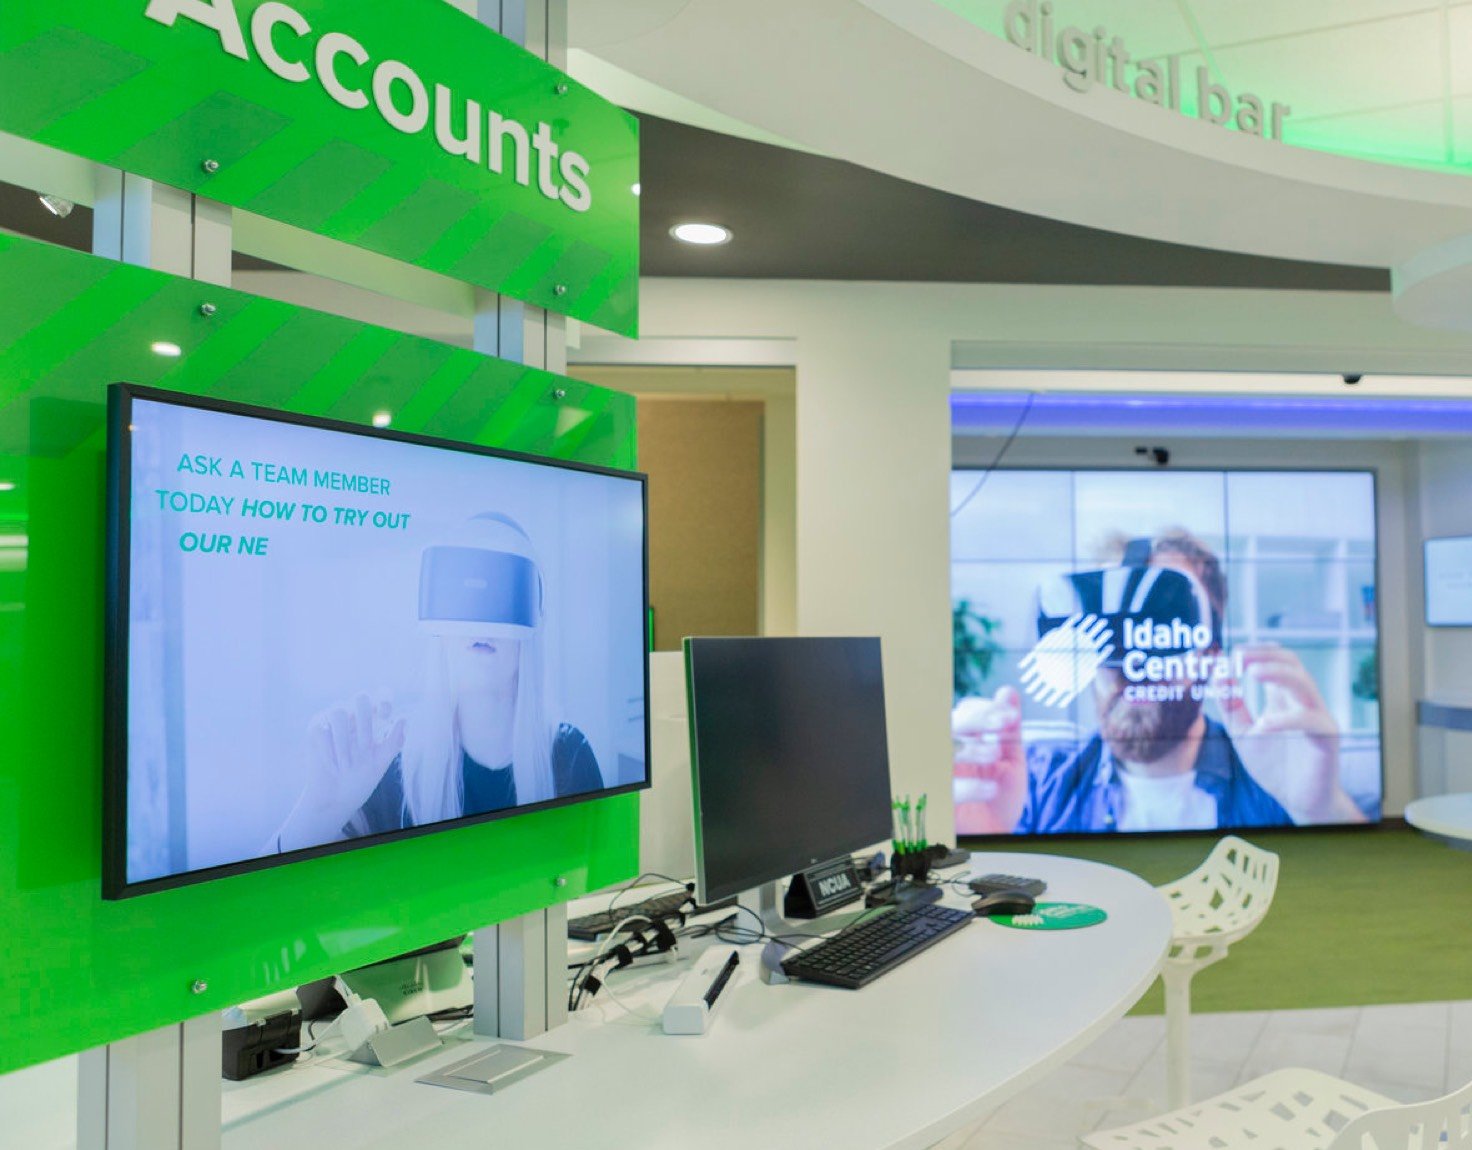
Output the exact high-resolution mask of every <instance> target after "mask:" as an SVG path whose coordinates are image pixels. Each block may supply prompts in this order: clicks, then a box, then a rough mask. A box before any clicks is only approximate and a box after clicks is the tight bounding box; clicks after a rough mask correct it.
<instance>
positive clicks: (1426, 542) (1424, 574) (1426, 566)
mask: <svg viewBox="0 0 1472 1150" xmlns="http://www.w3.org/2000/svg"><path fill="white" fill-rule="evenodd" d="M1462 540H1466V541H1468V542H1472V535H1433V536H1431V537H1430V538H1428V539H1423V540H1421V620H1422V622H1423V624H1424V625H1425V626H1427V627H1430V628H1433V629H1435V630H1438V631H1440V630H1456V629H1457V628H1459V627H1460V628H1463V629H1465V628H1467V627H1472V617H1469V618H1468V619H1467V621H1466V622H1464V623H1433V622H1432V621H1431V562H1430V559H1431V545H1432V544H1433V543H1457V542H1461V541H1462Z"/></svg>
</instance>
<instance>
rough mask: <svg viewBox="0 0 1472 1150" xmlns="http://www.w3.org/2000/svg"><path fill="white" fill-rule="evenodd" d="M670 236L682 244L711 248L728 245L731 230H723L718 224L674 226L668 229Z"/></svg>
mask: <svg viewBox="0 0 1472 1150" xmlns="http://www.w3.org/2000/svg"><path fill="white" fill-rule="evenodd" d="M670 235H672V236H674V237H675V239H677V240H680V241H682V242H683V243H687V244H700V245H702V246H705V247H712V246H714V245H716V244H724V243H729V242H730V240H731V229H730V228H723V227H721V225H720V224H676V225H675V226H674V227H672V228H671V229H670Z"/></svg>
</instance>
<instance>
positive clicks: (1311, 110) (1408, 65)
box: [1213, 12, 1444, 117]
mask: <svg viewBox="0 0 1472 1150" xmlns="http://www.w3.org/2000/svg"><path fill="white" fill-rule="evenodd" d="M1441 31H1442V29H1441V16H1440V14H1439V13H1436V12H1429V13H1422V14H1420V15H1416V16H1403V17H1399V18H1397V19H1393V20H1378V21H1375V22H1373V23H1369V24H1354V25H1348V26H1344V27H1340V28H1335V29H1332V30H1328V31H1324V32H1318V33H1313V34H1311V35H1305V36H1288V37H1283V38H1281V39H1276V40H1265V41H1261V42H1259V43H1254V44H1245V45H1242V46H1240V47H1236V48H1220V49H1217V50H1215V51H1214V52H1213V58H1214V59H1215V61H1216V63H1217V66H1218V67H1219V68H1220V69H1221V75H1222V78H1223V79H1224V80H1225V82H1226V83H1227V85H1228V86H1229V87H1230V88H1231V89H1232V92H1233V94H1234V95H1235V94H1237V93H1239V92H1242V91H1250V92H1253V93H1255V94H1257V95H1258V96H1260V97H1262V98H1263V99H1264V100H1276V101H1279V102H1281V103H1286V104H1290V105H1292V107H1293V111H1294V114H1296V115H1301V116H1304V117H1319V116H1332V115H1339V114H1342V113H1346V112H1358V111H1364V110H1367V109H1371V108H1386V107H1394V106H1397V105H1402V104H1414V103H1420V102H1423V101H1429V100H1438V99H1441V98H1442V96H1443V94H1444V88H1443V82H1442V73H1443V64H1442V35H1441Z"/></svg>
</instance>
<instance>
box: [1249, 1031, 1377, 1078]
mask: <svg viewBox="0 0 1472 1150" xmlns="http://www.w3.org/2000/svg"><path fill="white" fill-rule="evenodd" d="M1351 1042H1352V1037H1351V1035H1349V1034H1313V1033H1304V1032H1302V1031H1294V1030H1271V1029H1269V1028H1266V1027H1265V1028H1264V1029H1263V1034H1262V1037H1261V1038H1260V1039H1258V1042H1257V1045H1256V1046H1254V1047H1253V1048H1252V1053H1250V1054H1249V1055H1248V1056H1247V1061H1246V1062H1244V1063H1243V1064H1242V1069H1241V1071H1240V1072H1239V1075H1238V1080H1239V1081H1242V1082H1245V1081H1247V1080H1248V1079H1251V1078H1256V1077H1257V1076H1258V1075H1259V1074H1266V1073H1267V1072H1268V1071H1270V1070H1282V1069H1284V1068H1285V1067H1289V1066H1302V1067H1306V1068H1307V1069H1309V1070H1322V1071H1323V1072H1324V1073H1325V1074H1333V1075H1337V1076H1341V1077H1342V1076H1343V1074H1344V1065H1345V1063H1346V1062H1347V1061H1348V1059H1349V1049H1350V1045H1351Z"/></svg>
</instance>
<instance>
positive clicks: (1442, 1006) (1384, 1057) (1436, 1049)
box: [1343, 1003, 1451, 1098]
mask: <svg viewBox="0 0 1472 1150" xmlns="http://www.w3.org/2000/svg"><path fill="white" fill-rule="evenodd" d="M1450 1017H1451V1007H1450V1006H1449V1005H1448V1004H1446V1003H1427V1004H1418V1005H1414V1006H1406V1007H1399V1008H1395V1007H1385V1006H1367V1007H1365V1009H1364V1011H1363V1012H1362V1013H1361V1015H1360V1022H1359V1025H1358V1026H1357V1027H1356V1028H1355V1032H1354V1042H1353V1045H1352V1046H1351V1048H1350V1051H1349V1057H1348V1058H1347V1059H1346V1060H1345V1063H1344V1072H1343V1073H1344V1077H1345V1078H1348V1079H1349V1080H1350V1081H1352V1082H1364V1083H1366V1084H1369V1083H1371V1082H1390V1083H1399V1084H1401V1085H1403V1086H1405V1087H1407V1088H1408V1089H1409V1090H1412V1091H1414V1092H1415V1093H1416V1094H1417V1095H1419V1096H1424V1097H1428V1098H1434V1097H1436V1096H1437V1095H1438V1094H1440V1093H1442V1090H1443V1088H1444V1087H1445V1085H1446V1080H1447V1039H1448V1020H1449V1019H1450ZM1428 1091H1429V1093H1427V1092H1428Z"/></svg>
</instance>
